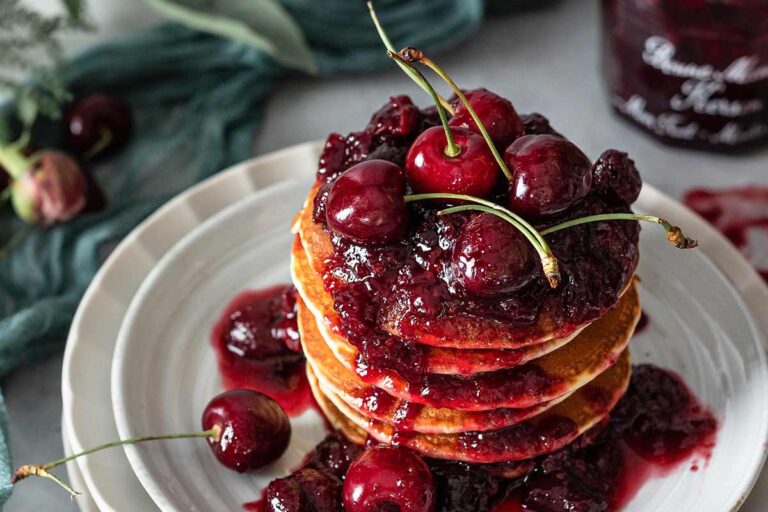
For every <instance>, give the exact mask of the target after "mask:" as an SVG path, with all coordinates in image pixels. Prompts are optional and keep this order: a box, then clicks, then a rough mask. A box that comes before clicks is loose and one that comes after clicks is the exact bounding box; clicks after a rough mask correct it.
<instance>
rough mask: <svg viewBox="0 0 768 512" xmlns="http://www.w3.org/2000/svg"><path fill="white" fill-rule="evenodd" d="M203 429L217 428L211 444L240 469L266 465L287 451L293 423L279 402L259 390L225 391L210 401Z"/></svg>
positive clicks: (223, 460) (221, 459) (220, 456)
mask: <svg viewBox="0 0 768 512" xmlns="http://www.w3.org/2000/svg"><path fill="white" fill-rule="evenodd" d="M202 423H203V429H204V430H211V429H215V430H217V435H216V436H215V437H214V438H209V439H208V445H209V446H210V447H211V450H213V453H214V455H215V456H216V458H217V459H218V460H219V462H221V464H223V465H224V466H226V467H228V468H229V469H232V470H235V471H237V472H239V473H244V472H246V471H253V470H256V469H260V468H263V467H265V466H268V465H269V464H271V463H273V462H275V461H276V460H277V459H279V458H280V456H281V455H282V454H283V453H284V452H285V450H286V448H287V447H288V441H289V440H290V438H291V423H290V421H289V420H288V415H287V414H286V413H285V411H284V410H283V409H282V407H280V405H279V404H278V403H277V402H275V401H274V400H273V399H271V398H269V397H268V396H267V395H264V394H262V393H259V392H258V391H251V390H245V389H235V390H231V391H225V392H224V393H222V394H220V395H218V396H216V397H214V398H213V400H211V401H210V402H208V405H206V406H205V410H204V411H203V419H202Z"/></svg>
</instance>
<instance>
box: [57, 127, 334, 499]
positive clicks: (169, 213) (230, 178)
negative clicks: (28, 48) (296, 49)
mask: <svg viewBox="0 0 768 512" xmlns="http://www.w3.org/2000/svg"><path fill="white" fill-rule="evenodd" d="M321 147H322V143H321V142H319V141H315V142H306V143H303V144H297V145H294V146H290V147H288V148H285V149H282V150H278V151H274V152H271V153H268V154H265V155H261V156H258V157H255V158H252V159H249V160H246V161H244V162H241V163H239V164H236V165H234V166H232V167H230V168H228V169H225V170H223V171H221V172H219V173H217V174H216V175H214V176H212V177H210V178H208V179H206V180H204V181H202V182H200V183H198V184H197V185H194V186H193V187H190V188H189V189H187V190H185V191H183V192H181V193H179V194H178V195H177V196H175V197H174V198H173V199H171V200H170V201H168V202H167V203H166V204H164V205H163V206H162V207H160V208H159V209H158V210H157V211H156V212H154V213H153V214H152V215H150V216H149V217H147V219H145V220H144V221H143V222H142V223H141V224H139V225H138V226H137V227H136V228H134V229H133V231H131V232H130V233H129V234H128V236H126V237H125V239H123V240H122V241H121V242H120V244H118V246H117V247H116V248H115V249H114V250H113V251H112V253H111V254H110V256H109V257H108V258H107V259H106V261H105V262H104V264H103V265H102V266H101V268H100V269H99V271H98V272H97V273H96V275H95V276H94V278H93V280H92V281H91V284H90V285H89V287H88V289H87V290H86V292H85V294H84V295H83V298H82V299H81V301H80V305H79V306H78V309H77V311H76V313H75V317H74V318H73V321H72V326H71V328H70V331H69V335H68V338H67V344H66V347H65V351H64V360H63V365H62V403H63V414H62V423H63V424H64V425H65V427H66V431H67V433H68V444H69V446H68V447H67V448H69V447H71V449H72V451H74V452H79V451H82V450H84V449H86V448H88V447H90V446H92V445H93V444H96V443H100V442H105V441H106V440H109V437H115V436H117V430H116V429H115V428H114V425H112V426H111V427H107V428H108V429H109V430H110V431H111V432H110V433H107V436H105V437H107V439H102V438H100V439H97V440H87V439H85V437H86V436H85V433H84V432H82V431H81V429H80V428H78V427H79V426H80V425H81V423H80V422H83V423H84V422H89V421H90V418H77V417H75V415H74V411H73V405H74V403H75V401H76V398H77V397H76V394H75V391H74V388H73V376H74V375H75V374H76V373H77V372H80V371H87V372H90V375H92V376H96V375H99V376H98V377H96V378H95V380H94V384H97V385H108V381H109V379H110V376H109V374H107V375H105V376H102V375H100V374H99V373H98V372H99V371H101V372H104V371H107V372H110V371H111V368H110V367H109V366H107V367H106V368H99V367H93V365H91V364H89V362H88V361H87V360H82V361H81V359H80V358H81V356H87V355H88V354H89V352H88V350H87V349H86V346H87V344H95V343H99V341H102V342H103V340H98V339H95V338H94V336H96V337H98V336H99V334H98V333H89V332H87V331H86V330H85V329H84V326H85V325H86V324H87V320H88V319H89V318H91V317H93V316H94V315H98V314H99V306H100V305H99V303H98V298H99V295H100V291H101V290H102V289H103V287H104V283H105V282H109V281H110V280H111V278H112V277H113V276H114V275H115V274H116V273H119V272H120V271H121V269H120V266H119V263H120V262H121V260H122V259H123V258H124V257H125V256H126V255H127V254H128V253H129V252H130V251H131V249H132V248H133V247H135V246H136V245H140V242H139V240H141V239H142V238H143V237H145V235H147V234H149V233H157V232H162V231H164V225H165V224H167V222H168V221H169V220H172V218H173V216H174V214H175V213H176V212H178V211H179V210H182V209H184V208H185V207H186V206H187V205H188V203H189V202H190V200H191V199H193V198H198V199H200V200H202V199H203V198H205V197H207V196H209V195H211V194H212V193H215V192H216V189H217V187H219V186H221V185H224V184H226V183H230V182H240V181H242V178H243V176H245V175H248V174H254V175H256V174H257V173H258V171H259V169H260V168H261V167H264V166H267V165H269V164H271V163H274V162H280V161H282V160H284V159H286V158H289V157H290V156H291V155H295V154H299V153H311V154H317V153H319V151H320V148H321ZM278 181H280V180H277V179H275V180H269V181H265V182H264V183H262V185H263V186H268V185H271V184H273V183H277V182H278ZM255 190H257V189H256V188H250V189H249V188H238V187H234V188H232V189H230V190H229V193H230V194H231V195H230V197H228V198H227V199H228V200H229V201H230V203H232V204H234V203H236V202H237V201H239V200H242V199H244V198H247V197H248V196H249V195H251V194H252V193H253V192H254V191H255ZM220 211H221V210H220V209H219V210H218V211H215V212H210V213H208V214H207V215H206V214H201V215H200V216H199V218H197V222H196V223H195V224H194V225H192V226H190V227H189V229H188V230H187V231H186V232H185V233H182V235H181V236H179V237H178V238H177V239H175V240H170V244H171V246H168V247H166V248H165V249H163V248H158V247H152V249H153V252H155V253H156V254H158V260H159V259H160V257H161V256H162V255H163V254H164V253H165V252H167V251H169V250H170V249H171V248H172V244H173V243H175V242H178V241H179V240H180V239H181V238H183V236H184V235H186V234H187V233H189V232H191V231H192V230H194V228H195V227H197V226H198V225H199V224H201V223H202V222H204V221H205V220H206V219H207V218H210V217H211V216H213V215H215V214H217V213H219V212H220ZM146 238H147V241H150V242H151V241H154V240H156V239H155V238H152V237H146ZM148 273H149V270H147V272H146V273H144V274H138V273H137V274H132V275H130V276H124V279H126V278H127V279H128V280H131V281H132V284H133V285H134V286H133V288H134V292H133V293H135V291H136V290H138V288H139V285H140V283H141V282H142V281H143V280H144V278H145V277H146V275H147V274H148ZM133 293H132V294H131V295H130V296H126V297H116V298H117V299H119V300H122V301H123V302H124V304H123V305H124V306H125V310H127V307H128V304H129V303H130V301H131V299H132V297H133ZM123 315H124V313H123ZM116 338H117V326H116V328H115V336H114V340H115V341H116ZM89 342H90V343H89ZM96 349H97V350H98V349H102V350H104V349H106V350H109V351H110V352H109V354H108V356H109V357H108V359H109V361H110V362H111V359H112V351H113V350H114V343H113V342H109V346H107V347H96ZM104 380H106V381H107V382H106V383H105V382H103V381H104ZM109 411H110V413H111V412H112V407H111V404H110V407H109ZM106 420H107V421H109V422H113V421H114V420H113V418H112V417H111V416H110V417H109V418H106ZM117 456H118V457H120V458H121V459H122V460H121V461H120V459H118V461H117V462H118V463H121V464H124V465H125V466H126V467H128V468H130V466H129V463H128V460H127V459H125V458H123V457H122V452H120V453H118V454H117ZM91 460H92V459H90V458H89V457H82V458H79V459H77V461H76V462H77V466H78V468H79V469H80V472H81V474H82V478H83V480H84V482H85V484H86V485H85V487H86V488H87V489H88V491H89V493H90V496H91V497H92V498H93V500H94V501H95V502H96V504H97V505H98V508H99V510H102V511H116V512H125V510H121V509H120V508H119V506H118V505H117V504H115V503H113V501H112V498H111V497H110V495H109V493H107V492H104V490H105V488H106V487H107V486H114V484H113V480H112V479H111V478H109V475H104V474H100V473H99V472H98V471H95V469H96V468H94V467H93V465H92V463H91ZM105 480H106V481H105ZM119 485H120V486H125V487H126V488H125V489H123V490H122V491H123V492H122V493H121V494H122V495H123V496H122V499H121V500H120V501H121V502H125V503H134V502H136V501H144V502H148V503H147V504H148V505H151V500H150V498H149V496H147V495H146V493H145V491H144V489H143V487H142V486H141V485H140V484H139V482H138V480H135V479H132V480H131V481H130V482H121V483H120V484H119ZM116 491H117V492H120V491H121V490H120V489H116ZM138 493H140V494H141V495H143V496H139V495H137V494H138ZM138 510H142V509H138ZM143 510H146V509H143Z"/></svg>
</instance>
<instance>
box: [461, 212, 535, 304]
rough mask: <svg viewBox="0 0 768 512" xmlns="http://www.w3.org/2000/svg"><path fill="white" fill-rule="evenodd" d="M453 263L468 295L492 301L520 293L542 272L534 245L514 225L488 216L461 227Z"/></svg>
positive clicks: (484, 214) (485, 214)
mask: <svg viewBox="0 0 768 512" xmlns="http://www.w3.org/2000/svg"><path fill="white" fill-rule="evenodd" d="M452 263H453V271H454V273H455V275H456V278H457V279H458V281H459V282H460V283H461V284H462V286H464V288H465V289H466V290H467V291H469V292H470V293H474V294H477V295H481V296H489V297H493V296H496V295H504V294H509V293H512V292H516V291H518V290H520V289H521V288H523V287H524V286H525V285H527V284H528V283H530V282H531V281H532V280H533V278H534V277H536V274H537V272H538V271H539V270H538V269H539V267H538V259H537V258H536V253H535V251H534V250H533V246H532V245H531V242H529V241H528V239H527V238H526V237H525V236H524V235H523V234H522V233H521V232H520V230H519V229H517V228H515V227H514V226H513V225H512V224H510V223H509V222H507V221H505V220H504V219H501V218H499V217H496V216H495V215H491V214H489V213H483V214H480V215H477V216H476V217H474V218H473V219H472V220H470V221H469V222H467V223H466V224H464V226H462V228H461V232H460V233H459V237H458V239H457V240H456V245H455V246H454V248H453V255H452Z"/></svg>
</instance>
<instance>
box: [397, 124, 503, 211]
mask: <svg viewBox="0 0 768 512" xmlns="http://www.w3.org/2000/svg"><path fill="white" fill-rule="evenodd" d="M450 130H451V134H452V135H453V138H454V140H455V142H456V145H457V146H458V147H459V150H460V151H459V154H458V155H456V156H453V157H451V156H448V155H447V154H446V147H447V141H446V136H445V131H444V130H443V127H442V126H435V127H432V128H429V129H427V130H426V131H424V132H422V133H421V135H419V136H418V137H417V138H416V140H415V141H414V142H413V145H412V146H411V149H410V150H409V151H408V154H407V155H406V157H405V170H406V176H407V178H408V183H409V184H410V185H411V188H413V191H414V192H416V193H418V194H423V193H440V192H442V193H452V194H466V195H470V196H475V197H487V196H488V195H490V193H491V192H492V191H493V188H494V186H495V185H496V181H497V180H498V178H499V174H500V172H499V166H498V165H497V164H496V160H494V158H493V154H492V153H491V150H490V149H489V148H488V145H487V144H486V143H485V140H484V139H483V137H482V136H480V135H478V134H476V133H474V132H472V131H470V130H468V129H466V128H450Z"/></svg>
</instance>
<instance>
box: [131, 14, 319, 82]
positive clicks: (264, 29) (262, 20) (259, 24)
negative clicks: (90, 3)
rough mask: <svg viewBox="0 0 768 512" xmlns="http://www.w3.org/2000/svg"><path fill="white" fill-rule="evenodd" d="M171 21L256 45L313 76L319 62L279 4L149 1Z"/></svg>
mask: <svg viewBox="0 0 768 512" xmlns="http://www.w3.org/2000/svg"><path fill="white" fill-rule="evenodd" d="M145 2H146V3H147V4H149V5H150V6H152V7H154V8H155V9H156V10H158V11H159V12H160V13H161V14H163V15H164V16H166V17H167V18H169V19H171V20H173V21H176V22H179V23H183V24H185V25H187V26H190V27H192V28H195V29H197V30H202V31H203V32H209V33H211V34H216V35H218V36H223V37H228V38H231V39H234V40H236V41H240V42H243V43H247V44H251V45H254V46H256V47H258V48H260V49H262V50H264V51H265V52H267V53H268V54H269V55H271V56H272V57H274V58H275V60H277V61H278V62H280V63H281V64H283V65H284V66H287V67H290V68H293V69H299V70H303V71H306V72H309V73H314V72H315V71H316V65H315V59H314V57H313V55H312V51H311V50H310V48H309V46H308V45H307V43H306V41H305V39H304V35H303V33H302V31H301V28H300V27H299V26H298V24H297V23H296V21H294V19H293V18H292V17H291V15H290V14H289V13H288V12H287V11H286V10H285V9H284V8H283V6H282V5H280V4H279V3H278V2H277V1H276V0H215V1H211V0H202V1H201V0H145Z"/></svg>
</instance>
